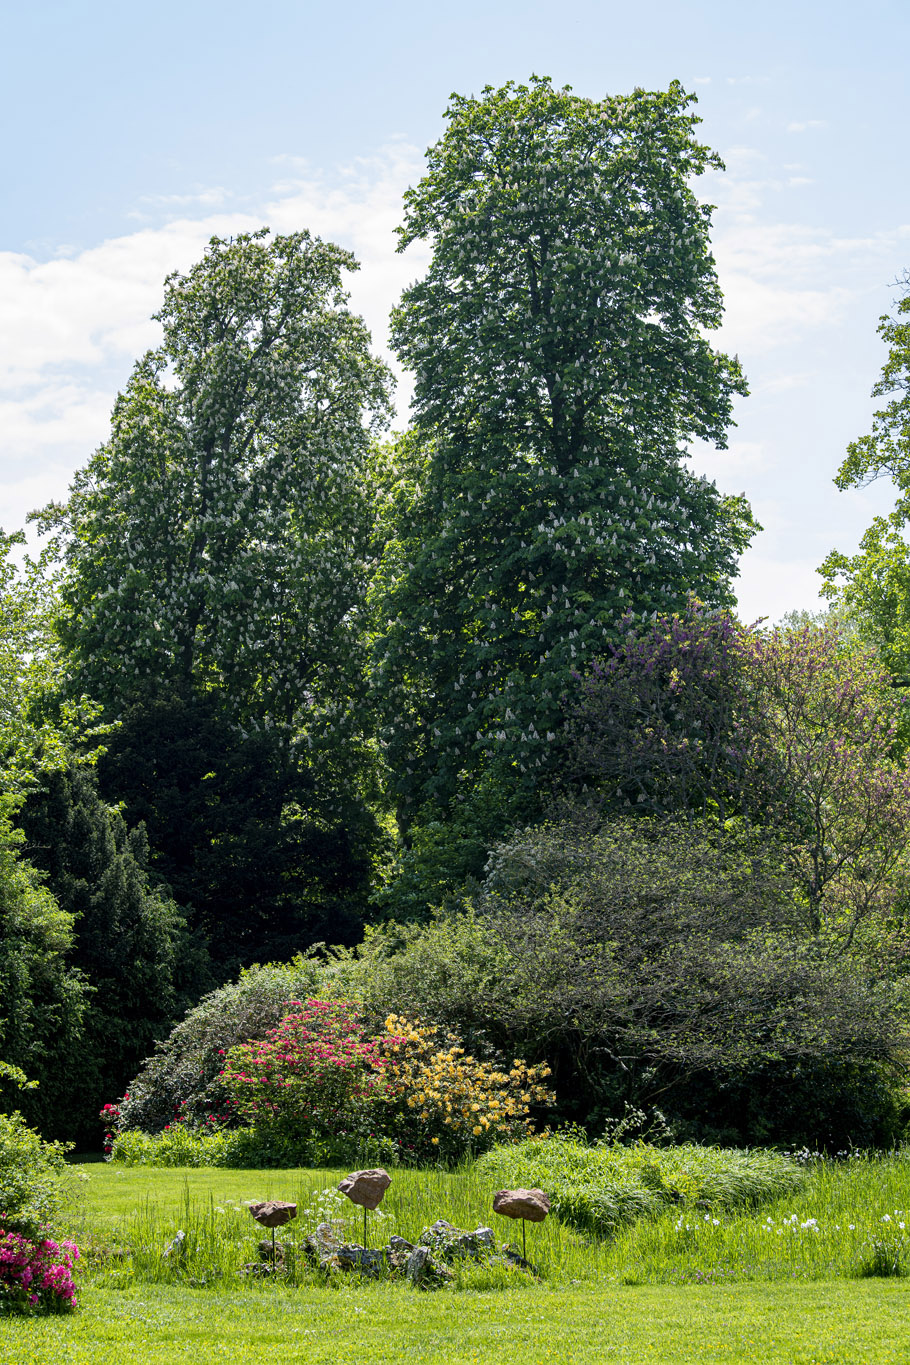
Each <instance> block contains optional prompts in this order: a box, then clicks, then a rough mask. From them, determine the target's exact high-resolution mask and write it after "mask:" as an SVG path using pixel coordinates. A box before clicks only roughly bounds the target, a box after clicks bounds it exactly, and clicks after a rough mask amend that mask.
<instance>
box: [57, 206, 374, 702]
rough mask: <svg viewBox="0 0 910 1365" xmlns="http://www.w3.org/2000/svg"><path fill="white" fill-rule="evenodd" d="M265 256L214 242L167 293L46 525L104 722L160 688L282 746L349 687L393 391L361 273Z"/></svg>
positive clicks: (277, 248)
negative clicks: (372, 473) (268, 734)
mask: <svg viewBox="0 0 910 1365" xmlns="http://www.w3.org/2000/svg"><path fill="white" fill-rule="evenodd" d="M267 239H268V232H267V230H266V229H262V230H261V231H259V232H255V233H249V234H244V235H241V236H238V237H236V238H233V239H231V240H229V241H225V240H221V239H219V238H213V239H212V241H211V242H210V244H209V247H208V249H207V250H206V253H205V256H204V257H203V259H202V260H201V261H200V262H198V263H197V264H196V265H194V266H193V267H192V268H191V269H190V270H189V271H188V272H187V274H185V275H180V274H174V275H171V276H170V277H169V278H168V280H167V282H166V285H165V294H164V304H163V306H162V308H161V310H160V312H159V313H158V314H156V317H157V319H158V320H159V321H160V322H161V324H162V329H163V333H164V335H163V340H162V344H161V345H160V346H159V347H158V348H157V349H156V350H153V351H149V352H148V353H147V354H146V355H145V356H143V358H142V359H141V360H139V361H138V363H137V364H136V366H135V369H134V371H133V374H132V376H131V378H130V380H129V382H128V384H127V386H126V388H125V390H124V392H123V393H122V394H121V395H120V396H119V398H118V399H117V402H116V405H115V407H114V412H113V417H112V421H111V434H110V438H109V439H108V441H107V442H106V443H105V444H104V445H103V446H101V448H100V449H99V450H98V451H97V453H96V454H95V455H94V456H93V458H92V459H91V460H90V461H89V463H88V465H87V466H86V467H85V469H84V470H83V471H82V472H81V473H80V474H79V475H78V476H77V478H76V481H75V483H74V486H73V489H72V492H71V496H70V500H69V502H68V504H67V505H66V506H65V507H57V508H51V509H49V510H48V511H47V512H46V513H45V514H44V515H45V521H46V523H47V524H48V525H50V526H52V527H56V528H57V529H58V530H59V531H62V533H63V556H64V566H65V573H64V583H63V600H64V618H63V627H62V629H63V634H64V638H65V643H66V645H67V646H68V648H69V651H70V654H71V657H72V659H73V661H74V663H75V666H76V669H77V671H78V673H79V675H80V678H81V679H82V681H83V683H84V686H85V689H86V690H87V691H88V692H89V693H90V694H91V695H93V696H96V697H98V698H99V699H101V700H103V701H104V702H105V703H106V704H107V705H108V707H109V708H111V709H112V710H113V711H114V713H115V714H119V713H120V712H121V711H122V709H123V708H124V706H125V705H127V704H128V703H130V702H133V701H135V700H136V699H137V698H142V697H143V696H144V695H147V694H149V693H151V694H152V695H160V694H161V691H162V689H164V690H167V688H168V686H169V685H170V686H177V687H182V688H184V689H185V688H186V687H190V688H192V689H193V690H195V691H202V692H206V691H210V690H216V691H218V692H219V693H220V694H221V695H222V696H223V697H224V698H225V700H226V702H227V703H228V705H229V707H230V710H231V712H232V714H233V715H234V716H235V718H236V719H237V721H238V722H239V723H241V724H243V725H245V726H246V727H247V728H257V727H261V726H263V725H265V726H269V727H270V726H278V727H289V726H291V725H292V724H294V723H295V719H297V720H299V719H300V717H301V716H302V715H305V714H307V713H309V712H312V710H313V709H314V707H316V706H318V705H320V704H322V705H327V706H329V707H331V706H332V705H333V704H336V703H337V700H338V693H339V690H340V689H342V688H343V686H344V683H345V682H346V681H349V680H350V678H351V672H352V666H353V665H352V656H354V657H356V656H357V654H358V646H359V636H358V634H357V632H358V624H359V623H358V617H357V608H358V606H359V604H360V603H361V601H362V598H363V594H364V591H365V580H366V573H367V565H366V547H367V544H368V541H369V535H370V531H371V522H370V511H369V499H368V496H367V492H366V478H365V469H366V459H367V454H368V450H369V447H370V443H371V439H372V436H373V434H374V432H375V430H376V429H377V428H378V427H380V426H381V425H382V424H383V423H384V422H385V420H386V419H387V415H388V409H389V393H388V384H389V377H388V373H387V370H386V369H385V367H384V366H383V364H382V363H381V362H380V361H379V360H377V359H376V358H374V357H373V356H372V355H371V353H370V348H369V336H368V333H367V331H366V328H365V326H364V324H363V322H362V321H361V320H360V319H359V318H358V317H355V316H354V315H352V314H351V313H350V312H349V311H348V310H347V308H346V307H345V302H346V299H347V295H346V294H345V292H344V290H343V287H342V279H341V274H342V271H343V270H355V269H356V268H357V263H356V261H355V260H354V258H353V257H352V256H351V255H350V254H349V253H348V252H347V251H344V250H342V249H341V248H340V247H338V246H334V245H333V244H332V243H329V242H323V241H321V240H319V239H318V238H313V237H311V236H310V234H309V233H307V232H296V233H292V234H290V235H288V236H276V237H274V238H273V239H272V240H271V241H269V240H267Z"/></svg>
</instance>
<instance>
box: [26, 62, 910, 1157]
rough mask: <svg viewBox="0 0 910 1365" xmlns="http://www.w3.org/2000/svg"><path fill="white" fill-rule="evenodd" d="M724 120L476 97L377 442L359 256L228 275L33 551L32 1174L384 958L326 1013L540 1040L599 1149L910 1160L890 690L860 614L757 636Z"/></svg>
mask: <svg viewBox="0 0 910 1365" xmlns="http://www.w3.org/2000/svg"><path fill="white" fill-rule="evenodd" d="M691 104H692V99H691V97H689V96H687V95H686V94H685V92H684V91H683V90H682V89H681V87H679V86H678V85H676V84H674V85H672V86H671V87H670V89H669V90H668V91H666V92H659V93H649V92H645V91H641V90H638V91H636V92H634V94H632V95H630V96H627V97H617V98H607V99H605V100H603V101H592V100H587V99H582V98H579V97H576V96H574V95H573V94H572V93H571V92H570V91H568V90H556V89H554V88H553V87H552V85H551V84H550V82H549V81H546V80H538V79H534V80H533V81H532V82H531V84H530V85H529V86H527V87H525V86H514V85H509V86H506V87H504V88H503V89H502V90H498V91H497V90H493V89H487V90H485V91H484V92H483V93H482V95H481V96H480V97H479V98H461V97H453V101H452V104H451V106H450V108H449V111H448V126H447V130H446V132H445V134H444V136H443V137H442V139H441V140H440V142H439V143H438V144H437V145H436V146H435V147H434V148H432V149H431V150H430V152H429V153H428V166H427V172H426V174H425V176H424V178H423V179H422V180H421V181H420V182H419V184H418V185H417V186H416V188H414V189H412V190H409V191H408V193H407V195H406V198H405V212H404V222H403V225H402V227H401V228H400V229H399V233H400V244H401V247H402V249H403V248H405V247H406V246H407V245H408V244H409V243H410V242H412V241H415V240H422V241H425V242H427V243H429V245H430V247H431V253H432V254H431V262H430V267H429V270H428V272H427V274H426V276H425V278H424V279H423V280H422V281H420V282H419V283H417V284H415V285H413V286H411V287H410V288H409V289H407V290H406V291H405V293H404V295H403V297H402V300H401V303H400V305H399V307H398V308H397V309H396V310H395V313H394V315H393V328H392V340H393V347H394V350H395V352H396V354H397V356H398V358H399V359H400V361H401V363H402V364H403V365H404V366H406V367H407V368H408V369H409V370H410V371H411V372H412V374H413V376H414V383H415V399H414V406H413V413H412V420H411V424H410V426H409V428H408V429H407V431H405V432H404V433H402V434H398V435H395V436H393V437H391V438H389V437H388V436H387V431H388V424H389V420H390V413H391V386H392V381H391V376H390V374H389V372H388V371H387V369H386V367H385V366H384V365H383V363H382V362H381V361H380V360H379V359H378V358H377V357H376V356H375V355H373V353H372V352H371V349H370V341H369V337H368V335H367V333H366V330H365V328H364V326H363V323H362V322H361V320H360V319H359V318H357V317H355V316H354V315H352V314H351V312H350V311H349V309H348V307H347V296H346V294H345V292H344V288H343V272H345V271H350V270H353V269H356V262H355V261H354V259H353V258H352V257H351V256H350V254H349V253H347V252H346V251H343V250H342V249H341V248H339V247H336V246H334V245H332V244H331V243H325V242H322V241H320V240H319V239H318V238H314V237H312V236H311V235H310V234H309V233H307V232H298V233H294V234H290V235H287V236H274V237H273V236H271V235H270V234H269V233H268V231H267V230H265V229H263V230H262V231H260V232H257V233H251V234H243V235H240V236H238V237H236V238H232V239H230V240H221V239H213V240H212V242H211V243H210V245H209V247H208V249H207V251H206V253H205V255H204V257H203V259H202V260H201V261H200V262H199V263H198V264H197V265H195V266H194V267H193V268H192V269H191V270H189V271H188V272H187V273H186V274H185V275H180V274H175V275H172V276H170V277H169V278H168V280H167V281H166V283H165V290H164V301H163V304H162V308H161V310H160V311H159V313H158V314H157V315H156V316H157V318H158V320H159V321H160V323H161V329H162V339H161V343H160V345H159V346H158V347H157V348H156V349H155V350H153V351H151V352H149V353H147V354H146V355H145V356H143V357H142V358H141V359H140V360H139V361H138V362H137V364H136V366H135V368H134V371H133V374H132V376H131V378H130V380H129V382H128V384H127V386H126V388H125V389H124V391H123V393H122V394H121V395H120V396H119V397H118V399H117V402H116V404H115V407H114V411H113V414H112V420H111V431H110V436H109V439H108V440H107V441H106V442H105V444H104V445H103V446H101V447H100V449H99V450H98V451H97V452H96V453H95V454H94V456H93V457H92V458H91V460H90V461H89V463H88V464H87V465H86V467H85V469H84V470H83V471H81V473H80V474H79V475H78V476H77V477H76V480H75V482H74V484H73V487H72V489H71V491H70V495H69V498H68V500H67V501H66V502H65V503H63V504H59V505H58V504H55V505H52V506H50V507H48V508H45V509H44V511H43V512H41V513H40V514H39V515H38V521H39V525H40V528H41V530H42V531H43V532H44V533H46V535H47V536H48V542H47V549H46V551H45V553H44V555H43V556H42V557H41V559H40V560H38V561H37V562H32V561H30V560H26V561H25V566H24V568H17V567H16V565H15V563H14V556H15V554H16V552H17V551H16V540H17V537H15V536H12V537H7V538H6V539H5V540H4V541H3V546H2V549H3V555H2V557H0V575H2V577H0V594H2V623H0V686H2V695H0V749H2V755H0V760H2V763H3V769H2V777H3V782H2V795H0V803H2V804H0V821H2V824H0V1055H2V1056H3V1057H4V1058H5V1059H6V1060H7V1061H8V1062H10V1063H13V1064H15V1065H18V1066H20V1067H21V1068H22V1069H23V1070H25V1071H26V1073H27V1074H29V1075H31V1076H33V1077H35V1078H37V1079H38V1080H39V1081H40V1086H39V1088H38V1089H37V1090H35V1091H30V1092H25V1094H24V1096H23V1107H26V1108H27V1110H28V1114H29V1117H30V1118H31V1119H32V1120H33V1121H35V1122H36V1123H38V1124H39V1126H40V1127H41V1128H42V1130H43V1131H44V1132H45V1133H46V1134H47V1135H49V1136H61V1137H67V1138H73V1137H76V1138H77V1139H78V1140H79V1141H80V1142H82V1143H86V1144H92V1145H94V1143H95V1142H96V1141H97V1136H96V1135H97V1125H96V1116H97V1111H98V1110H99V1109H100V1106H101V1104H102V1102H104V1101H106V1100H111V1099H114V1098H116V1097H118V1096H119V1095H120V1094H121V1093H122V1092H123V1089H124V1086H125V1084H126V1083H127V1082H128V1081H129V1080H130V1078H131V1077H132V1076H133V1075H134V1073H135V1072H136V1070H137V1068H138V1067H139V1064H140V1062H141V1061H142V1059H143V1058H144V1057H146V1056H148V1054H149V1053H150V1052H151V1051H152V1049H153V1046H154V1043H155V1042H156V1040H160V1039H163V1038H164V1037H166V1036H167V1034H168V1033H169V1031H170V1029H171V1027H172V1025H173V1024H174V1022H175V1021H176V1020H177V1019H178V1018H179V1017H180V1016H181V1015H182V1014H183V1013H184V1011H185V1010H186V1009H187V1008H188V1007H190V1006H192V1005H194V1004H195V1003H196V1002H197V1001H198V1000H199V999H200V997H201V996H202V995H204V994H205V993H206V992H210V991H212V990H213V989H214V988H217V987H220V986H221V985H222V983H225V982H228V981H230V980H232V979H233V978H235V977H236V975H237V973H238V971H239V970H240V969H241V968H244V967H248V966H249V965H250V964H252V963H256V962H269V961H288V960H289V959H291V958H292V957H293V956H294V954H295V953H298V952H300V951H302V950H307V951H311V952H312V951H313V945H315V944H319V943H322V944H327V945H330V946H332V945H335V946H340V947H342V948H344V947H346V948H347V949H349V950H351V949H354V947H355V945H358V944H360V943H361V941H362V939H363V936H364V929H365V926H367V927H370V931H371V932H370V937H369V938H368V940H367V943H366V945H365V946H363V947H362V948H360V949H359V950H358V953H357V954H355V955H354V956H353V957H348V958H346V959H338V958H337V955H336V956H335V957H334V958H333V957H331V955H329V958H330V960H329V962H328V964H327V965H326V967H325V981H326V982H328V981H330V980H335V979H336V978H337V980H338V981H340V982H345V983H347V984H346V988H348V989H351V990H352V991H356V993H357V994H358V995H359V996H360V997H361V998H362V999H364V1000H366V1001H369V1002H371V1008H374V1009H375V1010H377V1011H380V1010H382V1009H383V1008H393V1007H394V1008H400V1009H402V1010H406V1011H412V1012H413V1011H416V1012H418V1013H419V1012H423V1013H425V1014H426V1015H428V1016H432V1017H436V1018H440V1019H445V1020H448V1021H451V1022H452V1023H453V1024H457V1025H458V1027H459V1028H461V1029H462V1030H463V1031H464V1032H465V1034H466V1036H468V1037H469V1038H470V1037H475V1038H476V1040H477V1042H478V1045H482V1044H483V1042H484V1038H485V1037H488V1038H489V1039H490V1040H491V1041H492V1042H493V1043H495V1045H496V1046H506V1045H507V1044H508V1043H509V1041H510V1040H512V1039H515V1040H520V1041H521V1043H522V1046H523V1047H524V1048H525V1050H526V1052H527V1054H528V1055H529V1056H531V1057H532V1058H534V1059H538V1058H539V1059H541V1060H542V1059H543V1058H544V1057H545V1056H546V1057H547V1058H548V1059H550V1058H551V1059H552V1061H553V1064H554V1066H555V1069H556V1074H557V1081H558V1085H557V1091H558V1095H559V1105H560V1108H561V1112H563V1113H565V1114H567V1115H571V1117H573V1118H575V1119H579V1120H581V1121H583V1122H589V1123H592V1124H596V1123H598V1122H600V1121H601V1120H602V1119H603V1118H604V1117H605V1116H606V1115H607V1114H608V1113H612V1112H616V1110H617V1106H619V1107H620V1108H621V1105H622V1103H623V1102H625V1101H630V1102H634V1103H656V1102H658V1101H659V1102H660V1103H662V1104H663V1105H664V1107H667V1108H669V1109H672V1110H674V1111H675V1112H676V1113H677V1115H678V1116H679V1119H680V1121H681V1122H685V1123H688V1124H690V1125H692V1131H693V1132H695V1133H696V1135H698V1134H701V1135H708V1136H710V1135H711V1134H717V1133H721V1132H722V1133H724V1134H725V1135H727V1136H729V1134H730V1133H734V1134H737V1133H738V1134H740V1135H746V1136H747V1137H749V1138H750V1139H751V1140H770V1139H773V1138H774V1137H775V1136H779V1135H781V1134H784V1135H787V1136H789V1135H791V1134H797V1135H801V1134H806V1135H810V1136H811V1133H812V1131H813V1128H812V1123H813V1119H812V1115H811V1113H810V1114H809V1115H808V1116H807V1114H806V1106H807V1105H808V1106H810V1108H811V1105H812V1103H813V1102H814V1103H815V1104H816V1106H819V1105H821V1103H822V1098H824V1104H825V1105H827V1108H826V1110H825V1112H826V1113H827V1114H828V1115H829V1118H825V1119H823V1120H822V1119H821V1118H819V1119H818V1121H817V1123H816V1129H819V1125H820V1126H821V1128H823V1129H825V1132H826V1134H828V1135H834V1136H836V1137H840V1136H843V1135H844V1134H846V1136H847V1137H850V1136H851V1135H860V1136H864V1137H865V1138H868V1139H869V1140H872V1139H880V1138H882V1136H883V1135H884V1136H887V1134H888V1133H894V1132H897V1131H898V1129H899V1128H900V1124H901V1123H902V1122H903V1118H902V1114H903V1110H902V1100H901V1097H900V1092H899V1069H900V1058H901V1055H902V1048H903V1046H904V1037H905V1028H904V1023H903V1020H904V1006H903V996H902V990H903V984H904V967H903V963H904V961H905V959H906V949H907V946H908V943H907V940H906V938H905V932H904V921H903V904H904V887H905V884H906V882H905V868H906V848H907V844H908V838H910V804H908V801H910V778H908V773H907V765H906V758H905V753H906V737H905V723H904V716H903V710H902V705H901V696H902V694H901V693H900V692H899V691H898V690H896V689H895V688H893V687H892V686H891V682H892V680H893V676H894V671H893V670H894V662H893V659H892V658H891V656H890V655H889V656H887V658H886V662H887V663H888V665H889V667H890V668H891V669H892V672H891V673H886V672H885V669H884V665H883V663H882V662H881V661H880V660H881V658H882V655H881V653H880V651H879V652H876V646H877V644H878V641H877V638H876V637H875V634H874V630H873V627H872V625H870V624H869V621H868V620H867V619H866V617H864V616H863V614H862V612H860V611H858V610H857V609H856V605H855V602H856V592H854V593H853V596H852V597H850V603H849V605H850V607H851V609H852V611H853V615H852V617H851V622H852V624H851V625H850V627H849V628H848V627H847V626H846V625H845V624H844V622H843V620H842V621H840V623H838V622H837V621H836V620H833V619H832V623H830V624H828V625H825V626H822V627H818V626H815V625H805V626H802V627H797V626H793V627H791V628H789V629H785V630H778V631H774V632H763V631H761V630H746V629H744V628H743V627H741V626H740V625H739V624H738V623H737V622H736V620H735V618H734V617H733V615H732V614H731V610H732V606H733V602H734V598H733V593H732V586H731V584H732V580H733V577H734V575H735V572H736V564H737V560H738V556H739V554H740V553H741V552H742V551H743V549H744V548H745V547H746V546H747V545H748V543H749V541H750V539H751V537H752V535H753V534H754V533H755V531H756V530H757V529H758V528H757V526H756V523H755V521H754V519H753V518H752V515H751V512H750V509H749V507H748V504H747V503H746V501H745V499H744V498H743V497H730V496H725V495H723V494H721V493H719V492H718V490H717V489H716V488H715V486H714V485H713V484H711V483H708V482H707V481H705V480H704V479H700V478H698V477H696V476H694V475H693V474H692V473H691V472H690V470H689V469H688V467H687V465H686V462H685V460H686V453H687V449H688V446H689V444H690V443H691V441H692V440H693V439H695V438H700V439H707V440H710V441H713V442H714V443H715V444H717V445H721V446H722V445H723V444H724V442H725V439H726V432H727V431H728V429H729V427H730V425H731V421H732V415H731V410H732V402H733V398H734V397H735V395H737V394H743V393H745V392H746V388H745V381H744V379H743V376H742V373H741V370H740V367H739V364H738V361H737V360H736V359H735V358H731V357H728V356H725V355H723V354H721V353H720V352H718V351H717V350H715V349H714V348H712V346H711V345H710V342H709V340H708V334H709V333H710V332H711V330H712V329H715V328H716V327H717V326H718V325H719V324H720V321H721V313H722V298H721V294H720V289H719V286H718V282H717V278H716V273H715V269H714V262H713V258H712V256H711V251H710V242H709V228H710V213H709V211H708V210H707V209H706V208H705V207H704V206H703V205H701V204H699V203H698V201H697V200H696V198H695V196H694V193H693V190H692V188H691V184H690V181H691V179H692V178H693V177H695V176H697V175H699V174H700V173H702V172H703V171H704V170H706V169H707V168H708V167H709V166H718V165H719V161H718V159H717V157H716V156H714V154H713V153H711V152H710V150H709V149H708V148H706V147H705V146H703V145H702V144H701V143H699V142H698V141H697V139H696V137H695V127H696V124H697V119H696V118H695V116H694V114H693V113H692V111H691V107H690V106H691ZM867 455H868V452H867ZM864 582H865V580H864ZM864 636H865V637H867V638H868V639H870V640H871V642H872V643H871V645H870V644H866V643H863V639H864ZM339 961H344V962H345V963H346V965H345V966H344V968H343V970H342V968H341V967H340V966H339V965H338V964H339ZM469 963H473V964H474V965H473V967H472V968H471V970H468V964H469ZM352 964H358V965H356V966H355V965H352ZM479 964H483V968H482V970H481V969H480V966H479ZM478 972H479V973H480V975H479V976H478ZM250 979H252V978H250ZM211 998H212V999H213V1000H218V999H220V998H221V997H220V996H219V995H217V994H216V995H215V996H213V997H211ZM278 1003H279V1004H280V1002H278ZM275 1008H276V1010H277V1009H278V1005H276V1007H275ZM277 1018H278V1013H275V1015H274V1018H272V1017H271V1016H269V1020H270V1021H271V1022H276V1021H277ZM266 1022H269V1021H266ZM262 1026H263V1021H262V1020H261V1019H258V1017H257V1027H260V1028H261V1027H262ZM238 1029H239V1033H238V1034H237V1035H236V1036H232V1037H231V1039H229V1042H240V1041H244V1038H243V1037H241V1036H240V1034H242V1033H243V1027H242V1025H238ZM246 1036H247V1037H248V1036H252V1035H250V1034H247V1035H246ZM216 1051H217V1049H216ZM211 1060H212V1059H211V1058H209V1059H207V1061H206V1063H205V1066H204V1067H203V1070H205V1069H206V1067H210V1064H211ZM207 1079H208V1077H207ZM168 1084H170V1081H169V1082H168ZM168 1093H170V1092H168ZM184 1098H188V1097H187V1096H184ZM822 1107H823V1106H822ZM826 1125H827V1127H826ZM838 1125H840V1126H839V1127H838Z"/></svg>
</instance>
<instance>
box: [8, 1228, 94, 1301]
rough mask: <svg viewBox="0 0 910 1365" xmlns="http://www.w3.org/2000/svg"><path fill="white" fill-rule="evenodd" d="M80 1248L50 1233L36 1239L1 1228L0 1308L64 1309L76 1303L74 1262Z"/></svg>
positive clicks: (77, 1257)
mask: <svg viewBox="0 0 910 1365" xmlns="http://www.w3.org/2000/svg"><path fill="white" fill-rule="evenodd" d="M78 1259H79V1248H78V1247H77V1246H76V1245H75V1243H73V1242H53V1241H51V1239H50V1238H49V1237H45V1238H44V1239H43V1240H42V1241H39V1242H33V1241H30V1240H29V1239H28V1238H27V1237H22V1236H21V1235H20V1234H19V1233H18V1232H6V1233H4V1232H2V1231H0V1312H4V1311H7V1312H16V1311H18V1312H24V1313H33V1312H35V1311H39V1310H41V1309H44V1311H45V1312H54V1311H56V1312H61V1311H65V1310H67V1309H70V1308H75V1306H76V1292H75V1285H74V1284H73V1265H74V1264H75V1262H76V1261H78Z"/></svg>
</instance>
